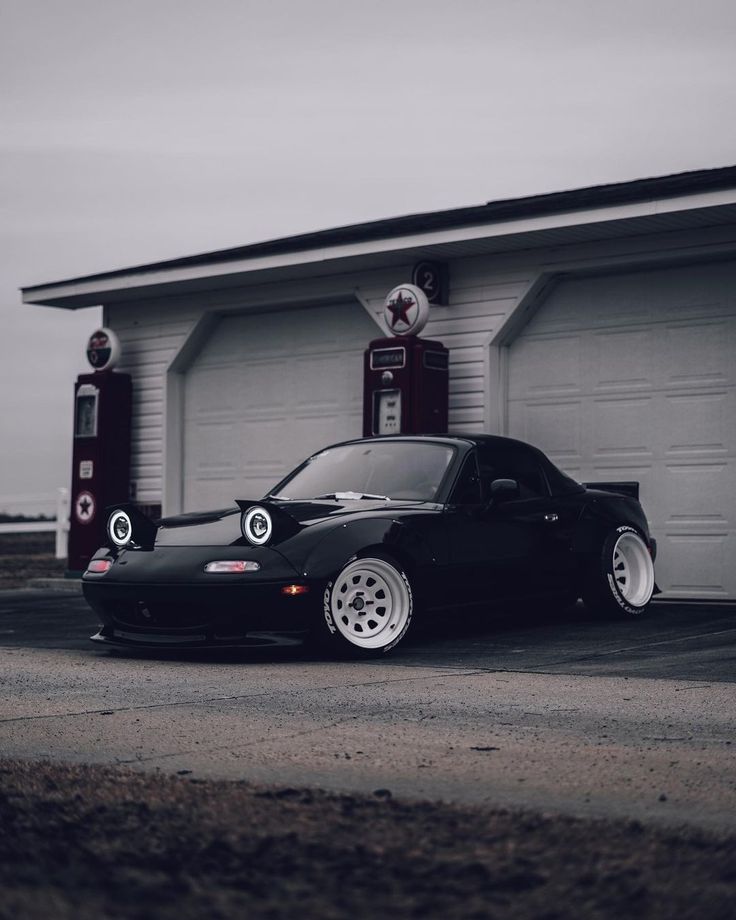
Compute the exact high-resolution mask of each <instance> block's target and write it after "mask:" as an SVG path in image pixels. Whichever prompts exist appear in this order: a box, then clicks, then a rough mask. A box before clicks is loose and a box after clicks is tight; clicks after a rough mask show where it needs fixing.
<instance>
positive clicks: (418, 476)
mask: <svg viewBox="0 0 736 920" xmlns="http://www.w3.org/2000/svg"><path fill="white" fill-rule="evenodd" d="M452 454H453V448H452V447H447V446H445V445H443V444H432V443H426V444H424V443H420V442H416V441H414V442H409V441H373V442H363V443H356V444H343V445H341V446H339V447H331V448H328V449H327V450H323V451H321V452H320V453H318V454H315V455H314V456H313V457H310V458H309V460H307V461H306V463H305V464H304V465H303V466H301V467H299V468H298V469H297V470H295V472H294V473H292V474H291V476H289V477H287V478H286V479H284V480H283V481H282V482H281V483H279V485H278V487H277V492H278V494H273V493H272V494H273V497H274V498H280V499H291V500H292V501H294V500H300V501H303V500H305V499H314V498H336V499H337V500H339V501H347V500H351V499H354V500H360V499H368V498H388V499H392V500H397V499H403V500H409V501H434V499H435V498H436V496H437V492H438V490H439V487H440V485H441V483H442V479H443V477H444V475H445V472H446V471H447V467H448V466H449V464H450V460H451V459H452Z"/></svg>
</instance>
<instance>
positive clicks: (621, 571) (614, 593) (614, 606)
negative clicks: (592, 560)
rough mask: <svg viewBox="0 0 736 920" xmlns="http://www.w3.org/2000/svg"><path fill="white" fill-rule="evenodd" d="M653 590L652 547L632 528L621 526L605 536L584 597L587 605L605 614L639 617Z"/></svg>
mask: <svg viewBox="0 0 736 920" xmlns="http://www.w3.org/2000/svg"><path fill="white" fill-rule="evenodd" d="M653 593H654V564H653V562H652V557H651V554H650V552H649V547H648V546H647V544H646V543H645V542H644V539H643V538H642V536H641V534H639V533H638V531H636V530H635V529H634V528H633V527H629V526H628V525H625V524H624V525H621V526H620V527H617V528H616V529H615V530H613V531H612V532H611V533H610V534H609V535H608V536H607V537H606V539H605V541H604V543H603V547H602V550H601V556H600V559H599V561H598V566H597V567H596V568H594V570H593V571H592V572H591V573H590V576H589V584H588V587H587V590H586V592H585V594H584V596H583V599H584V601H585V605H586V607H588V608H589V609H591V610H601V611H602V612H604V613H617V614H622V613H623V614H626V615H628V616H639V615H640V614H642V613H643V612H644V611H645V610H646V608H647V606H648V604H649V601H650V600H651V599H652V594H653Z"/></svg>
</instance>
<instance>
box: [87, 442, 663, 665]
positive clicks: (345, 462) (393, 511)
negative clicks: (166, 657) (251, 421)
mask: <svg viewBox="0 0 736 920" xmlns="http://www.w3.org/2000/svg"><path fill="white" fill-rule="evenodd" d="M107 532H108V537H109V543H108V545H107V546H105V547H103V548H102V549H100V550H99V551H98V552H97V553H96V554H95V555H94V557H93V559H92V560H91V561H90V563H89V566H88V568H87V571H86V572H85V573H84V576H83V587H84V594H85V597H86V598H87V601H88V602H89V604H90V605H91V606H92V607H93V608H94V610H96V611H97V613H98V614H99V615H100V617H101V619H102V622H103V625H102V627H101V629H100V631H99V632H98V633H97V634H96V635H95V636H93V637H92V638H93V639H94V640H95V641H98V642H105V643H110V644H115V645H123V646H148V647H151V646H155V647H161V646H164V645H168V646H174V647H187V646H189V647H196V646H229V645H250V644H259V643H264V642H269V641H286V642H288V641H294V640H295V639H296V638H299V637H304V636H305V635H309V636H311V637H313V638H317V639H318V640H321V641H322V642H323V643H324V644H325V645H327V646H328V647H330V648H332V649H333V650H334V651H335V652H337V653H342V654H345V653H347V654H351V655H357V656H368V655H377V654H381V653H384V652H388V651H389V650H390V649H392V648H394V646H396V645H397V644H398V643H399V642H400V641H401V639H403V638H404V636H405V635H406V633H407V631H408V629H409V627H410V625H411V622H412V617H413V615H414V614H415V612H417V613H418V614H419V615H421V614H422V613H425V612H429V611H431V610H441V609H444V610H447V611H453V610H454V609H455V608H459V607H466V606H471V605H489V604H490V603H492V602H498V601H501V602H506V603H508V602H510V601H514V602H516V601H521V600H534V599H539V600H544V605H545V607H549V608H550V609H552V608H553V607H558V606H559V605H560V604H571V603H572V602H574V601H575V600H576V599H578V598H580V597H582V598H583V599H584V600H585V602H586V604H587V605H589V606H591V607H593V608H598V609H602V610H605V611H615V612H617V613H623V614H628V615H631V616H636V615H638V614H640V613H642V612H643V611H644V609H645V608H646V606H647V604H648V603H649V601H650V599H651V597H652V594H653V593H655V591H656V585H655V582H654V566H653V560H654V557H655V550H656V547H655V542H654V540H652V538H651V536H650V534H649V528H648V525H647V520H646V517H645V515H644V512H643V511H642V508H641V505H640V504H639V501H638V484H637V483H631V482H628V483H626V482H622V483H588V484H587V485H581V484H580V483H578V482H575V480H573V479H571V478H570V477H569V476H567V475H565V474H564V473H563V472H561V471H560V470H559V469H558V468H557V467H556V466H555V465H554V464H553V463H551V462H550V460H549V459H548V458H547V457H546V456H545V455H544V454H543V453H542V452H541V451H540V450H537V449H536V448H534V447H531V446H530V445H528V444H524V443H522V442H520V441H515V440H511V439H510V438H502V437H493V436H486V435H481V436H460V435H453V436H393V437H384V438H380V437H379V438H368V439H364V440H356V441H348V442H346V443H343V444H337V445H334V446H332V447H328V448H326V449H325V450H322V451H320V452H319V453H317V454H314V455H313V456H312V457H310V458H309V459H308V460H305V461H304V463H302V464H301V465H300V466H298V467H297V468H296V469H295V470H294V471H293V472H292V473H290V474H289V475H288V476H287V477H286V478H285V479H284V480H282V481H281V482H280V483H279V484H278V485H277V486H276V487H275V488H274V489H273V490H272V492H271V493H270V494H269V495H267V496H266V497H265V498H263V499H261V500H259V501H245V500H243V501H238V502H237V503H236V507H231V508H226V509H224V510H221V511H212V512H205V513H196V514H182V515H179V516H177V517H171V518H165V519H163V520H161V521H158V522H153V521H151V520H149V519H148V518H146V517H144V516H143V515H142V514H141V513H140V512H139V511H138V510H137V509H136V508H135V507H134V506H132V505H121V506H119V507H117V508H115V509H114V510H113V511H112V513H111V515H110V518H109V521H108V525H107Z"/></svg>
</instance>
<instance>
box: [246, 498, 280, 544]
mask: <svg viewBox="0 0 736 920" xmlns="http://www.w3.org/2000/svg"><path fill="white" fill-rule="evenodd" d="M241 525H242V530H243V536H244V537H245V539H246V540H248V542H249V543H253V544H254V546H263V544H264V543H268V541H269V539H270V538H271V534H272V532H273V521H272V520H271V515H270V514H269V513H268V511H266V509H265V508H262V507H261V506H260V505H254V507H252V508H249V509H248V510H247V511H246V512H245V513H244V514H243V517H242V520H241Z"/></svg>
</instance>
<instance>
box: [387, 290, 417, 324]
mask: <svg viewBox="0 0 736 920" xmlns="http://www.w3.org/2000/svg"><path fill="white" fill-rule="evenodd" d="M416 305H417V303H416V301H415V300H414V298H413V297H412V296H411V294H407V296H406V297H404V292H403V291H399V293H398V294H397V295H396V297H394V298H393V300H390V301H389V302H388V304H387V305H386V306H387V308H388V310H389V312H390V313H391V328H392V329H395V328H396V325H397V323H404V325H405V326H406V327H407V328H408V327H409V326H411V324H412V321H411V320H410V319H409V310H411V309H412V307H416Z"/></svg>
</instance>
